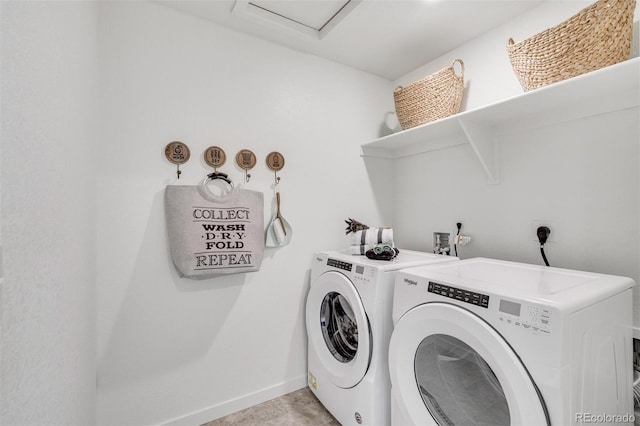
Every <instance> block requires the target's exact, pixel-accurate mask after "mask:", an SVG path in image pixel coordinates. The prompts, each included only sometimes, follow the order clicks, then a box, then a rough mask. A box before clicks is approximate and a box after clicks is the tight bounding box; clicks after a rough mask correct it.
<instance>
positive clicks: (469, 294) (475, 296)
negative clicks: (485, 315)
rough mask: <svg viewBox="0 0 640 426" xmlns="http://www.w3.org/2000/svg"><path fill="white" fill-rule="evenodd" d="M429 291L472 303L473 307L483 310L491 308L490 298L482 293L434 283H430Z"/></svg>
mask: <svg viewBox="0 0 640 426" xmlns="http://www.w3.org/2000/svg"><path fill="white" fill-rule="evenodd" d="M427 291H428V292H429V293H435V294H439V295H441V296H444V297H449V298H451V299H456V300H460V301H462V302H466V303H471V304H472V305H477V306H480V307H481V308H488V307H489V296H487V295H486V294H482V293H476V292H475V291H469V290H462V289H459V288H456V287H452V286H450V285H446V284H440V283H436V282H433V281H429V287H427Z"/></svg>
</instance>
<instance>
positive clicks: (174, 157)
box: [164, 141, 191, 179]
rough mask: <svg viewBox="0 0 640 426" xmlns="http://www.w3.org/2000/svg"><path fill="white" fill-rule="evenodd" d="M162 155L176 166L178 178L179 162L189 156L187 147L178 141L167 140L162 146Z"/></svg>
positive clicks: (179, 172)
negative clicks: (163, 146)
mask: <svg viewBox="0 0 640 426" xmlns="http://www.w3.org/2000/svg"><path fill="white" fill-rule="evenodd" d="M164 155H165V157H167V160H169V162H170V163H173V164H175V165H176V166H177V170H176V174H177V175H178V179H180V174H181V173H182V172H181V171H180V164H184V163H186V162H187V161H189V158H190V157H191V152H190V151H189V147H188V146H187V145H186V144H185V143H183V142H180V141H173V142H169V143H168V144H167V146H165V148H164Z"/></svg>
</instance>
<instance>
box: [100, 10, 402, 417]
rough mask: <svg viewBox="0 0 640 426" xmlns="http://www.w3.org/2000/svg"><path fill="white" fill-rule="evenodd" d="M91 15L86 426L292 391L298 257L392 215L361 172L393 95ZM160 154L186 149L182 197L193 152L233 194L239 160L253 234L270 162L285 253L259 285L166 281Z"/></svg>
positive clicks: (194, 24) (301, 65)
mask: <svg viewBox="0 0 640 426" xmlns="http://www.w3.org/2000/svg"><path fill="white" fill-rule="evenodd" d="M101 7H102V9H101V21H100V23H101V35H100V57H101V63H100V69H101V75H102V79H101V87H102V89H103V90H102V96H101V106H102V111H101V115H100V117H101V131H100V134H101V143H100V146H99V155H100V159H101V160H100V162H99V164H98V165H97V166H98V169H97V171H98V174H99V177H98V191H97V193H98V223H97V225H98V422H99V423H101V424H124V423H128V424H154V423H163V422H167V421H170V420H172V419H173V420H175V421H179V422H181V423H186V424H198V423H202V422H204V421H207V420H210V419H213V418H215V417H219V416H222V415H224V414H227V413H228V412H231V411H234V410H237V409H240V408H244V407H246V406H248V405H251V404H253V403H257V402H261V401H263V400H265V399H269V398H271V397H275V396H279V395H281V394H284V393H286V392H288V391H291V390H295V389H298V388H301V387H303V386H305V385H306V333H305V329H304V327H305V325H304V320H303V317H304V315H303V313H304V302H305V297H306V291H307V288H308V269H309V266H310V263H311V258H312V254H313V252H314V251H316V250H321V249H339V248H343V247H345V244H346V239H345V237H344V228H345V226H346V225H345V224H344V219H346V218H347V217H354V218H358V219H360V220H362V221H364V222H367V223H369V224H371V225H379V224H382V223H384V222H385V219H387V218H389V217H390V216H391V213H392V210H393V208H392V206H391V205H389V204H388V203H385V199H383V198H381V199H376V198H375V197H374V194H373V191H372V185H374V184H375V182H374V183H372V182H371V181H370V179H369V177H368V173H369V171H368V170H367V169H366V168H365V165H364V163H363V162H362V161H361V160H360V158H359V152H360V151H359V145H360V143H362V142H366V141H368V140H371V139H374V138H376V137H378V136H379V127H381V126H382V123H383V120H384V114H385V112H386V111H388V110H392V109H393V104H392V102H393V100H392V99H391V98H389V96H388V95H389V94H390V93H391V91H392V86H391V83H390V82H389V81H387V80H384V79H381V78H378V77H375V76H372V75H368V74H364V73H362V72H359V71H355V70H353V69H350V68H347V67H343V66H340V65H337V64H335V63H331V62H328V61H325V60H322V59H319V58H317V57H313V56H311V55H305V54H301V53H298V52H294V51H291V50H287V49H284V48H281V47H278V46H276V45H272V44H269V43H266V42H263V41H261V40H258V39H255V38H252V37H249V36H245V35H241V34H239V33H236V32H233V31H230V30H227V29H224V28H222V27H218V26H215V25H213V24H210V23H208V22H206V21H203V20H199V19H196V18H193V17H191V16H188V15H184V14H181V13H179V12H175V11H173V10H171V9H168V8H164V7H163V6H161V5H156V4H153V3H146V2H110V3H106V4H103V5H102V6H101ZM172 140H182V141H184V142H185V143H187V144H188V146H189V147H190V148H191V154H192V157H191V160H190V161H189V162H188V163H187V164H186V165H184V166H182V167H181V170H182V171H183V173H182V178H181V179H180V181H181V182H182V183H184V184H196V183H198V182H199V181H200V180H201V179H202V178H203V177H204V176H205V174H206V173H207V172H209V171H210V169H209V168H208V167H207V166H206V165H205V164H204V162H203V161H202V154H203V152H204V150H205V149H206V148H207V147H208V146H211V145H217V146H220V147H222V148H223V149H224V150H225V151H226V153H227V157H228V159H227V164H225V165H224V166H223V167H222V168H221V171H224V172H227V173H229V174H230V175H231V177H232V178H233V179H234V181H236V182H240V181H241V180H242V178H243V176H244V175H243V173H242V171H241V170H240V169H238V168H237V167H236V166H235V164H234V157H235V154H236V153H237V152H238V151H239V150H240V149H243V148H247V149H251V150H252V151H254V153H255V154H256V156H257V157H258V164H257V165H256V167H255V168H254V169H253V170H252V171H251V174H252V176H253V177H252V179H251V181H250V183H249V184H248V185H246V187H247V188H250V189H254V190H259V191H262V192H263V193H264V195H265V220H268V219H269V218H270V215H271V208H272V206H273V196H274V193H273V179H274V175H273V173H272V172H270V171H269V170H268V169H267V167H266V165H265V157H266V155H267V154H268V153H269V152H271V151H274V150H276V151H280V152H281V153H282V154H283V155H284V156H285V158H286V166H285V168H284V169H283V170H282V172H281V173H280V176H281V178H282V180H281V184H280V190H281V193H282V212H283V215H284V216H285V217H286V218H287V219H288V220H289V222H290V223H291V225H292V227H293V229H294V234H293V240H292V242H291V244H290V245H289V246H286V247H283V248H280V249H268V250H267V251H266V255H265V259H264V261H263V263H262V268H261V270H260V271H259V272H256V273H250V274H245V275H235V276H229V277H226V278H217V279H211V280H206V281H197V282H194V281H189V280H186V279H181V278H178V276H177V274H176V272H175V270H174V268H173V266H172V264H171V261H170V258H169V256H168V251H167V240H166V236H165V232H166V231H165V220H164V208H163V196H164V188H165V186H166V185H167V184H168V183H171V182H173V181H174V180H175V170H176V167H175V166H173V165H171V164H170V163H168V162H167V160H166V159H165V158H164V153H163V150H164V147H165V145H166V144H167V143H168V142H170V141H172ZM376 171H377V170H376V166H375V165H374V166H373V167H372V170H371V172H372V173H374V176H375V177H374V179H373V180H374V181H380V182H381V184H380V185H378V186H379V187H380V188H385V190H386V191H388V190H390V188H391V184H392V179H391V178H390V175H388V174H381V173H375V172H376ZM385 190H382V191H380V190H378V191H379V193H380V194H381V197H386V198H388V195H389V194H388V193H385ZM387 220H388V219H387Z"/></svg>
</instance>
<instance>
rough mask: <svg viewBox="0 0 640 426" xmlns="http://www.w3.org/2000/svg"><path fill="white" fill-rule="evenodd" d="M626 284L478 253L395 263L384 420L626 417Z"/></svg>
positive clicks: (603, 420) (556, 421)
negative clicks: (429, 262)
mask: <svg viewBox="0 0 640 426" xmlns="http://www.w3.org/2000/svg"><path fill="white" fill-rule="evenodd" d="M634 284H635V283H634V281H633V280H631V279H630V278H624V277H616V276H610V275H601V274H594V273H588V272H579V271H571V270H566V269H559V268H549V267H543V266H535V265H527V264H521V263H513V262H506V261H498V260H490V259H480V258H478V259H468V260H462V261H460V262H455V263H450V264H446V265H442V266H440V265H435V266H432V267H424V268H423V267H419V268H411V269H405V270H404V271H401V272H399V273H398V274H397V275H396V287H395V294H394V306H393V320H394V324H395V328H394V331H393V335H392V337H391V341H390V344H389V369H390V375H391V384H392V390H391V401H392V402H391V412H392V421H391V424H393V425H403V426H405V425H435V424H438V425H468V424H484V425H493V426H497V425H503V424H504V425H536V426H539V425H549V424H551V425H576V424H583V423H600V424H624V423H633V417H632V416H633V398H632V390H631V389H632V381H633V380H632V379H633V372H632V351H633V349H632V296H631V289H632V287H633V286H634Z"/></svg>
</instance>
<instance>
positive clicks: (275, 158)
mask: <svg viewBox="0 0 640 426" xmlns="http://www.w3.org/2000/svg"><path fill="white" fill-rule="evenodd" d="M267 167H269V169H270V170H272V171H273V175H274V178H275V182H276V186H277V185H278V184H279V183H280V176H278V172H279V171H280V170H282V168H283V167H284V156H283V155H282V154H280V153H279V152H278V151H273V152H270V153H269V154H267Z"/></svg>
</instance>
